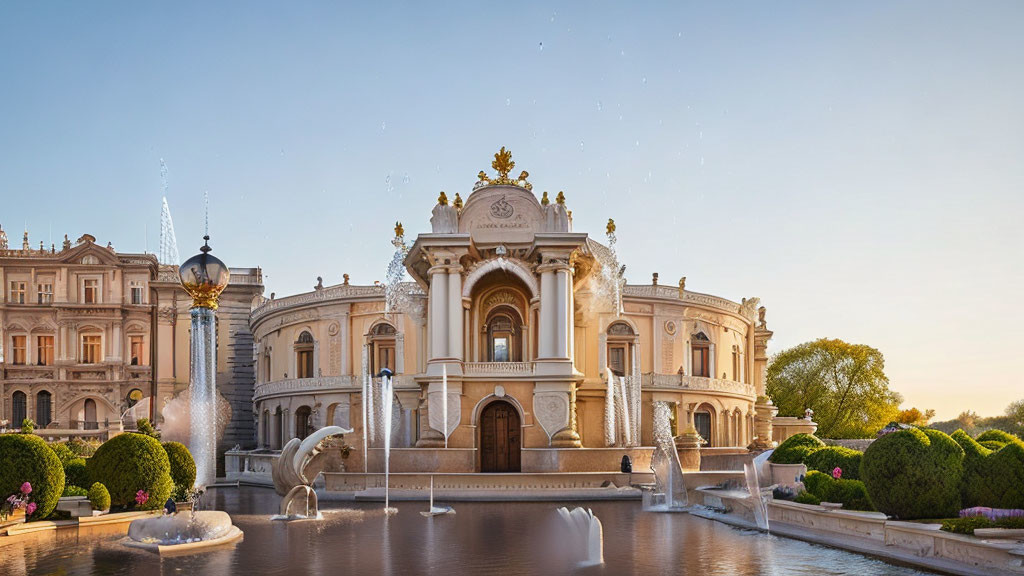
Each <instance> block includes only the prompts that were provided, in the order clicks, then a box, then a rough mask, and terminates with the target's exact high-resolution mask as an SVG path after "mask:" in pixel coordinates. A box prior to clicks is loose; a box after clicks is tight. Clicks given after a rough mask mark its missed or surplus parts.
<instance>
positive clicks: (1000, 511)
mask: <svg viewBox="0 0 1024 576" xmlns="http://www.w3.org/2000/svg"><path fill="white" fill-rule="evenodd" d="M974 516H980V517H982V518H987V519H988V520H991V521H992V522H996V521H998V520H1002V519H1004V518H1024V510H1020V509H1016V508H988V507H986V506H975V507H974V508H964V509H963V510H961V511H960V517H961V518H971V517H974Z"/></svg>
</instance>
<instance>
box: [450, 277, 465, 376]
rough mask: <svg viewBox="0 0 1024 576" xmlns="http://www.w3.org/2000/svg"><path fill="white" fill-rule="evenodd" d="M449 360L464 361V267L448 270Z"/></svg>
mask: <svg viewBox="0 0 1024 576" xmlns="http://www.w3.org/2000/svg"><path fill="white" fill-rule="evenodd" d="M447 296H448V358H455V359H456V360H462V266H452V267H450V268H449V269H448V295H447Z"/></svg>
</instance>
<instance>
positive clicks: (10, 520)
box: [0, 510, 25, 530]
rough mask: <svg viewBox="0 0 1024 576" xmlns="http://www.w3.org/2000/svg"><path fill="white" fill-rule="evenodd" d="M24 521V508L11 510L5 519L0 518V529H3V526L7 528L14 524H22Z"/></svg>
mask: <svg viewBox="0 0 1024 576" xmlns="http://www.w3.org/2000/svg"><path fill="white" fill-rule="evenodd" d="M24 522H25V511H24V510H15V511H14V512H11V513H10V514H9V515H8V516H7V519H6V520H0V530H4V529H5V528H8V527H10V526H14V525H17V524H23V523H24Z"/></svg>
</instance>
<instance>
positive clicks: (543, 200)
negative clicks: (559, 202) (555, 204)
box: [540, 190, 551, 206]
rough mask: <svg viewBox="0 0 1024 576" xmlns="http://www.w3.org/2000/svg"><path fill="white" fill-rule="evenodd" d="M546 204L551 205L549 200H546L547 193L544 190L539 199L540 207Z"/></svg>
mask: <svg viewBox="0 0 1024 576" xmlns="http://www.w3.org/2000/svg"><path fill="white" fill-rule="evenodd" d="M548 204H551V200H548V191H547V190H545V191H544V195H543V196H541V197H540V205H541V206H547V205H548Z"/></svg>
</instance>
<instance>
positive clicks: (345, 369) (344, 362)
mask: <svg viewBox="0 0 1024 576" xmlns="http://www.w3.org/2000/svg"><path fill="white" fill-rule="evenodd" d="M338 324H340V326H339V332H340V336H341V375H345V374H351V373H352V343H351V342H350V340H349V338H350V336H349V331H350V329H351V328H350V326H349V324H351V322H350V319H349V312H348V310H346V311H345V312H343V313H342V315H341V318H339V319H338Z"/></svg>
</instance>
